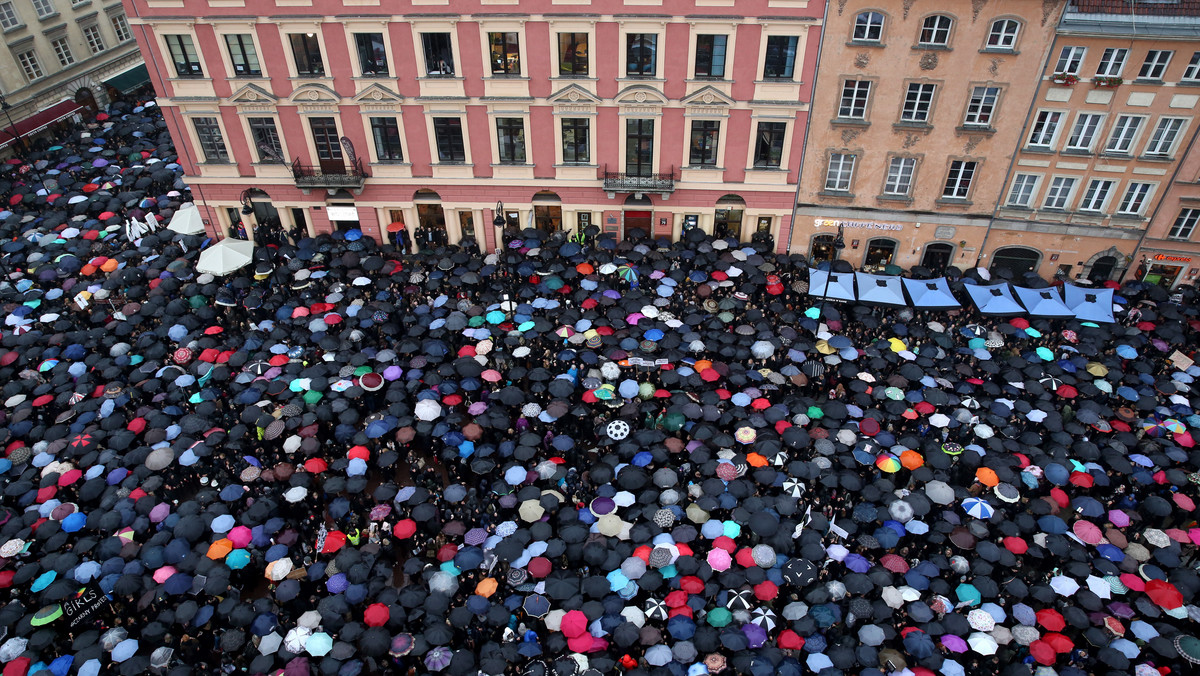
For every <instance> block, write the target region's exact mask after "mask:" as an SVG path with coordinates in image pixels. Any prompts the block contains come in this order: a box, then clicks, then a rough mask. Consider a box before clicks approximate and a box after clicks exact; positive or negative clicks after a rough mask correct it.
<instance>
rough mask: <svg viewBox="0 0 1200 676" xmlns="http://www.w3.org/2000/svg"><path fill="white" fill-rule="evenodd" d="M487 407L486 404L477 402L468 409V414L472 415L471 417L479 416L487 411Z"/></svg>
mask: <svg viewBox="0 0 1200 676" xmlns="http://www.w3.org/2000/svg"><path fill="white" fill-rule="evenodd" d="M487 407H488V406H487V403H486V402H482V401H476V402H474V403H472V404H471V405H470V406H468V407H467V413H470V414H471V415H479V414H481V413H483V412H484V411H486V410H487Z"/></svg>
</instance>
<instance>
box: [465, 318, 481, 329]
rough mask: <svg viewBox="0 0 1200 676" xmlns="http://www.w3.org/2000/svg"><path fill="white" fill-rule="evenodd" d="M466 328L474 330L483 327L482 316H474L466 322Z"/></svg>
mask: <svg viewBox="0 0 1200 676" xmlns="http://www.w3.org/2000/svg"><path fill="white" fill-rule="evenodd" d="M467 326H470V327H471V328H474V329H477V328H479V327H481V326H483V315H475V316H474V317H471V318H470V319H469V320H467Z"/></svg>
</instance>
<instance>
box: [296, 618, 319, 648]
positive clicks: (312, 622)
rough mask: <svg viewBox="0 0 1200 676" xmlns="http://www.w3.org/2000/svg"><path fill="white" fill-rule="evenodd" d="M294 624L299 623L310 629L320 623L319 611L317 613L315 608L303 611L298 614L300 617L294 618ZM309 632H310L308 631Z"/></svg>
mask: <svg viewBox="0 0 1200 676" xmlns="http://www.w3.org/2000/svg"><path fill="white" fill-rule="evenodd" d="M296 624H298V625H300V626H301V627H307V628H308V629H312V628H314V627H316V626H317V625H319V624H321V613H319V612H317V611H315V610H308V611H305V612H304V614H302V615H301V616H300V619H298V620H296ZM289 633H290V632H289ZM309 633H310V634H311V633H312V632H309ZM305 638H307V637H305ZM302 645H303V644H302Z"/></svg>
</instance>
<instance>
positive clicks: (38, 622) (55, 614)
mask: <svg viewBox="0 0 1200 676" xmlns="http://www.w3.org/2000/svg"><path fill="white" fill-rule="evenodd" d="M62 616H63V609H62V605H61V604H58V603H55V604H54V605H52V606H46V607H45V608H42V609H41V610H39V611H37V612H36V613H34V614H33V619H31V620H29V624H32V625H33V626H35V627H40V626H42V625H44V624H50V623H51V622H53V621H55V620H57V619H58V618H60V617H62Z"/></svg>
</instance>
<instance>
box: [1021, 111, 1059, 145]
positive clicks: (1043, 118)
mask: <svg viewBox="0 0 1200 676" xmlns="http://www.w3.org/2000/svg"><path fill="white" fill-rule="evenodd" d="M1066 115H1067V114H1066V113H1065V112H1063V111H1061V110H1039V111H1038V114H1037V117H1036V118H1034V121H1033V129H1032V130H1031V131H1030V132H1029V138H1028V139H1026V145H1027V146H1028V147H1030V148H1041V149H1043V150H1051V149H1053V148H1054V146H1055V145H1056V142H1057V140H1058V130H1059V129H1060V128H1061V126H1062V120H1063V118H1064V117H1066Z"/></svg>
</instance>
